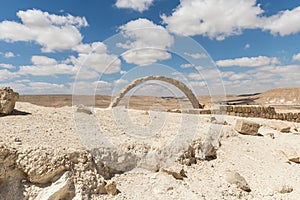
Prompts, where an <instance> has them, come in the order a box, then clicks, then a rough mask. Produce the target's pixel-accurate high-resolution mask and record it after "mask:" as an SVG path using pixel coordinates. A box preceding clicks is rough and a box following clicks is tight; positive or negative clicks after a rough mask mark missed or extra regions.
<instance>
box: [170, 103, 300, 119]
mask: <svg viewBox="0 0 300 200" xmlns="http://www.w3.org/2000/svg"><path fill="white" fill-rule="evenodd" d="M169 111H170V112H179V111H178V110H169ZM182 113H189V114H226V115H232V116H239V117H256V118H266V119H277V120H285V121H291V122H298V123H300V112H299V113H291V112H290V113H278V112H276V110H275V108H274V107H270V106H268V107H264V106H232V105H226V106H221V107H220V109H213V110H203V109H191V110H182Z"/></svg>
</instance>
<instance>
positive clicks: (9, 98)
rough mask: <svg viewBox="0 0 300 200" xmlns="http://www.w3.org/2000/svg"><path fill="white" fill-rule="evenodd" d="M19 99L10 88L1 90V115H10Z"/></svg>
mask: <svg viewBox="0 0 300 200" xmlns="http://www.w3.org/2000/svg"><path fill="white" fill-rule="evenodd" d="M18 99H19V94H18V93H17V92H14V91H13V90H12V89H10V88H9V87H4V88H2V89H0V114H10V113H11V112H12V111H13V110H14V107H15V104H16V101H17V100H18Z"/></svg>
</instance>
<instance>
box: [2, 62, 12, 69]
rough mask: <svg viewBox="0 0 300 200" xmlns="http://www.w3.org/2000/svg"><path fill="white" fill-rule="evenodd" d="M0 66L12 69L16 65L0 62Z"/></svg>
mask: <svg viewBox="0 0 300 200" xmlns="http://www.w3.org/2000/svg"><path fill="white" fill-rule="evenodd" d="M0 68H4V69H14V68H16V67H15V66H13V65H12V64H6V63H0Z"/></svg>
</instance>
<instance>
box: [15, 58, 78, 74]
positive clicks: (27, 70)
mask: <svg viewBox="0 0 300 200" xmlns="http://www.w3.org/2000/svg"><path fill="white" fill-rule="evenodd" d="M31 62H32V64H33V65H29V66H20V68H19V71H18V72H17V74H18V75H32V76H53V75H62V74H68V75H74V74H76V73H77V71H78V67H75V66H73V65H68V64H64V63H57V61H56V60H55V59H53V58H48V57H46V56H32V58H31Z"/></svg>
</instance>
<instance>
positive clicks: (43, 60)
mask: <svg viewBox="0 0 300 200" xmlns="http://www.w3.org/2000/svg"><path fill="white" fill-rule="evenodd" d="M31 62H32V64H34V65H56V64H57V61H56V60H55V59H54V58H49V57H46V56H32V57H31Z"/></svg>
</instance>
